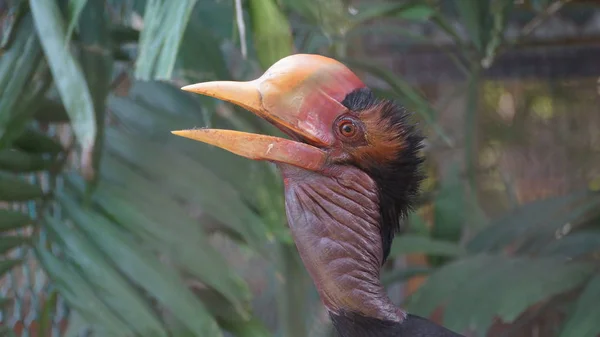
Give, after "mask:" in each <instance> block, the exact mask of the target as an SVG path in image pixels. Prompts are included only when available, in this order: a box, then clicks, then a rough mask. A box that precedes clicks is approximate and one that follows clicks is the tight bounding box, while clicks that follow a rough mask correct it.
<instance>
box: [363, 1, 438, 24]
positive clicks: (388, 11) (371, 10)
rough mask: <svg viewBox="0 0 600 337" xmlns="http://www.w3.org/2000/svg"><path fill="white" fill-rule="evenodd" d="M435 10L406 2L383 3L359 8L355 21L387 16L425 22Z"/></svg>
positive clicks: (424, 5) (423, 5)
mask: <svg viewBox="0 0 600 337" xmlns="http://www.w3.org/2000/svg"><path fill="white" fill-rule="evenodd" d="M435 12H436V11H435V9H434V8H432V7H430V6H428V5H427V4H420V3H408V4H407V3H406V2H398V3H395V2H381V3H377V4H371V3H369V4H364V5H363V6H361V7H359V8H358V14H356V15H355V16H354V17H353V19H354V20H355V21H356V24H360V23H363V22H365V21H369V20H373V19H379V18H382V17H387V16H395V17H398V18H401V19H405V20H412V21H425V20H427V19H429V18H430V17H431V16H432V15H433V14H434V13H435Z"/></svg>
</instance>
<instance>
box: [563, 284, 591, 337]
mask: <svg viewBox="0 0 600 337" xmlns="http://www.w3.org/2000/svg"><path fill="white" fill-rule="evenodd" d="M598 301H600V274H596V275H595V276H594V277H592V278H591V280H590V281H589V282H588V284H587V286H586V287H585V289H584V290H583V292H582V293H581V295H579V299H578V300H577V303H576V304H575V311H573V312H572V313H571V314H570V315H569V316H568V318H567V321H566V323H565V324H564V326H563V328H562V331H561V333H560V335H559V337H576V336H582V337H583V336H597V335H598V334H600V322H598V317H600V306H598Z"/></svg>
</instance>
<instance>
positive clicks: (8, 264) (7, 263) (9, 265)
mask: <svg viewBox="0 0 600 337" xmlns="http://www.w3.org/2000/svg"><path fill="white" fill-rule="evenodd" d="M22 262H23V261H22V260H1V261H0V276H3V275H4V274H6V273H7V272H9V271H10V270H11V269H13V268H14V267H16V266H18V265H20V264H21V263H22Z"/></svg>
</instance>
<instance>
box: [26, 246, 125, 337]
mask: <svg viewBox="0 0 600 337" xmlns="http://www.w3.org/2000/svg"><path fill="white" fill-rule="evenodd" d="M35 252H36V257H37V258H38V261H39V262H40V264H41V265H42V266H43V267H44V270H45V272H46V273H48V275H49V276H50V278H51V279H52V281H53V283H54V284H53V285H54V287H56V289H57V290H58V291H59V292H60V294H61V296H62V297H63V298H64V299H65V301H66V302H67V303H69V306H70V307H71V309H73V310H75V311H77V312H78V313H79V314H81V316H83V317H84V318H85V320H86V321H87V322H90V323H92V322H93V323H95V324H97V325H99V326H101V327H102V329H103V330H106V332H108V335H112V336H122V335H124V334H129V335H132V336H133V335H135V333H134V332H133V331H132V330H131V329H130V328H129V327H128V326H127V325H126V324H125V322H123V321H122V320H121V318H120V317H119V316H117V315H115V314H114V313H113V311H112V310H111V309H110V308H108V307H107V306H106V304H105V303H104V302H103V301H102V300H101V299H100V298H99V297H98V296H97V295H96V293H95V290H94V289H93V288H92V287H91V286H90V284H89V282H88V281H87V280H85V279H83V278H82V277H81V275H80V274H79V273H78V272H77V270H76V269H75V268H74V267H73V266H71V265H69V264H67V263H65V262H63V261H60V260H59V259H58V258H56V257H55V256H54V255H53V254H52V253H51V252H48V251H47V250H46V249H45V248H44V247H43V245H42V244H40V243H38V244H37V245H36V250H35Z"/></svg>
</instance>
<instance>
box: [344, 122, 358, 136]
mask: <svg viewBox="0 0 600 337" xmlns="http://www.w3.org/2000/svg"><path fill="white" fill-rule="evenodd" d="M340 134H342V136H344V137H354V135H356V125H354V123H352V122H351V121H343V122H342V123H340Z"/></svg>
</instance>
